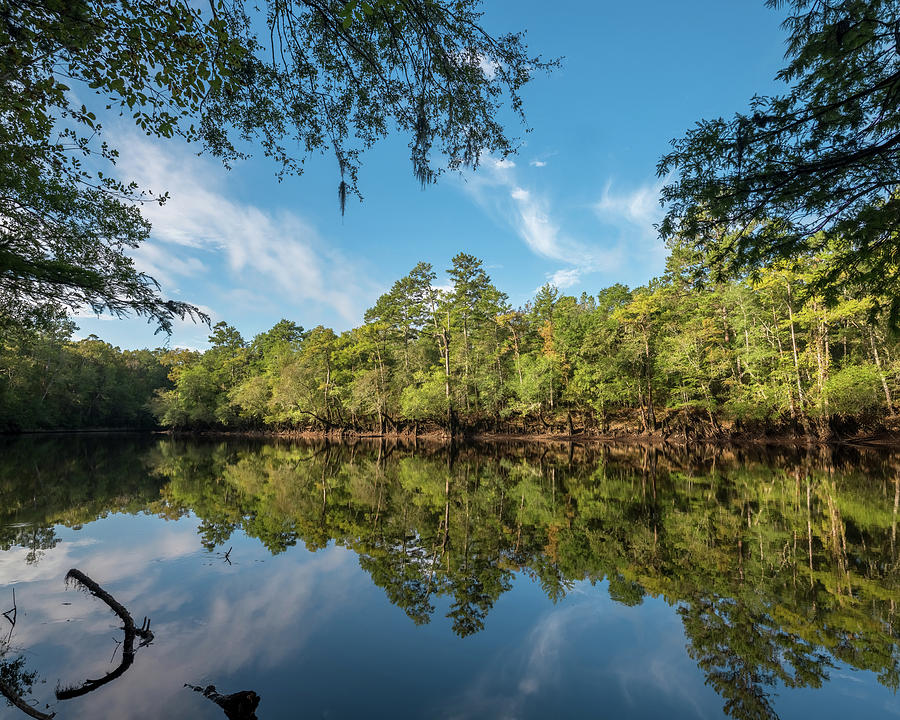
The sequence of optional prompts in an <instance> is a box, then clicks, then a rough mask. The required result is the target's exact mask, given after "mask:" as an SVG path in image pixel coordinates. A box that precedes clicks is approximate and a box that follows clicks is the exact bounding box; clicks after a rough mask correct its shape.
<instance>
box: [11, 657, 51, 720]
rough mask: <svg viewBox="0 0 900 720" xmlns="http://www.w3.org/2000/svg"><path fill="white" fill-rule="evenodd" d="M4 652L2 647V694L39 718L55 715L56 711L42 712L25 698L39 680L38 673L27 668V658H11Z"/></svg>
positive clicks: (30, 714) (45, 718) (24, 711)
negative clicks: (5, 655)
mask: <svg viewBox="0 0 900 720" xmlns="http://www.w3.org/2000/svg"><path fill="white" fill-rule="evenodd" d="M3 653H4V650H3V649H0V694H2V695H3V696H4V697H5V698H6V702H7V703H8V704H9V705H11V706H13V707H17V708H19V710H21V711H22V712H23V713H25V714H26V715H28V716H30V717H33V718H37V720H49V718H52V717H54V715H55V713H44V712H41V711H40V710H38V709H37V708H36V707H34V706H33V705H29V704H28V703H27V702H26V701H25V700H24V698H25V697H27V696H28V694H29V693H30V692H31V688H32V686H33V685H34V683H35V680H37V673H36V672H30V671H28V670H26V669H25V658H24V657H22V656H21V655H19V656H18V657H15V658H13V659H11V660H10V659H7V658H6V657H4V655H3Z"/></svg>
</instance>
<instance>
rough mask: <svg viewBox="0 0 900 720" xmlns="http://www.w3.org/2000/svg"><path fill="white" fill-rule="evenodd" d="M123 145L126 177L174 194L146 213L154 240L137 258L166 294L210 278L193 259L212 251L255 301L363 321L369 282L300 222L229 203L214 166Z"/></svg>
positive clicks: (136, 143)
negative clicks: (314, 306)
mask: <svg viewBox="0 0 900 720" xmlns="http://www.w3.org/2000/svg"><path fill="white" fill-rule="evenodd" d="M119 144H120V145H125V144H127V146H128V148H129V152H128V153H127V156H126V157H125V159H123V160H122V161H120V167H121V169H122V171H123V174H125V175H126V176H130V177H133V178H134V179H135V180H136V181H137V182H138V184H139V185H140V186H141V187H144V188H149V189H152V190H155V191H160V190H161V189H163V188H164V189H165V190H167V191H168V192H169V194H170V196H171V198H170V199H169V200H168V202H166V203H165V205H163V206H159V205H156V204H148V205H146V206H145V207H144V209H143V214H144V215H145V217H147V219H148V220H150V222H151V223H152V224H153V232H152V238H153V240H152V241H151V242H149V243H147V244H145V245H144V246H143V247H142V248H141V249H140V250H138V251H137V252H136V253H135V260H136V262H137V264H138V266H139V267H140V269H142V270H144V271H146V272H148V273H149V274H151V275H153V276H154V277H156V278H157V279H158V280H159V281H160V282H161V283H162V284H163V285H164V286H166V289H167V290H169V291H172V288H173V287H175V286H176V285H177V283H178V282H180V281H182V280H184V279H187V278H191V277H199V276H201V275H204V274H209V272H208V271H209V269H210V268H209V267H208V264H207V263H205V262H201V260H200V259H199V258H197V257H196V256H195V255H196V253H198V252H200V253H213V254H214V256H215V255H218V256H219V257H221V259H222V260H224V262H225V264H226V267H227V268H228V270H229V271H230V273H231V275H232V277H231V278H230V279H229V284H231V285H237V286H238V287H239V289H241V290H244V291H246V292H247V293H249V294H251V295H257V296H259V295H262V296H265V297H269V298H271V297H272V296H273V295H277V297H278V301H279V302H278V304H279V305H284V300H289V301H292V302H295V303H305V302H315V303H318V304H323V305H326V306H329V307H331V308H333V309H334V310H336V311H337V313H338V314H340V315H341V316H342V317H343V318H344V319H345V320H347V321H348V322H353V321H356V320H357V319H358V316H359V314H360V310H361V307H362V305H363V303H364V298H366V297H369V296H370V295H371V290H372V288H371V287H370V284H371V283H370V281H368V280H364V279H362V277H361V273H360V272H358V271H357V270H356V268H355V266H354V264H353V263H352V262H350V261H349V260H348V259H347V258H346V257H344V256H342V255H341V254H340V253H339V252H337V251H335V250H334V249H333V248H331V247H330V246H329V245H328V244H327V243H326V242H324V241H323V240H322V238H321V237H320V236H319V234H318V232H317V231H316V229H315V228H314V227H313V226H312V225H311V224H309V223H308V222H307V221H305V220H304V219H303V218H302V217H300V216H299V215H297V214H296V213H294V212H290V211H270V210H266V209H262V208H259V207H256V206H254V205H250V204H242V203H239V202H236V201H234V200H232V199H230V198H229V197H228V196H227V195H226V193H225V192H224V190H223V189H222V188H221V183H222V175H223V173H222V170H221V168H220V167H219V166H218V165H215V164H214V163H212V162H211V161H208V160H203V159H199V158H196V157H195V156H192V155H187V154H183V155H176V154H174V153H170V152H168V151H163V150H162V149H161V148H160V147H159V146H157V145H155V144H153V143H151V142H149V141H146V140H143V139H134V138H130V139H129V140H128V142H127V143H119ZM210 259H213V258H212V257H211V258H210ZM248 285H249V287H248Z"/></svg>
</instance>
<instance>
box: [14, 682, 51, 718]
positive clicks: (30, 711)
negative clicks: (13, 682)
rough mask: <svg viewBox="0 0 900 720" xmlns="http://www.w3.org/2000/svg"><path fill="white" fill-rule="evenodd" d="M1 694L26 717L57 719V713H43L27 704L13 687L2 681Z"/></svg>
mask: <svg viewBox="0 0 900 720" xmlns="http://www.w3.org/2000/svg"><path fill="white" fill-rule="evenodd" d="M0 693H2V694H3V697H5V698H6V699H7V700H9V701H10V702H11V703H12V704H13V705H15V706H16V707H17V708H19V710H21V711H22V712H23V713H25V714H26V715H29V716H31V717H33V718H37V720H50V718H52V717H56V713H49V714H48V713H43V712H41V711H40V710H38V709H37V708H35V707H32V706H31V705H29V704H28V703H27V702H25V701H24V700H23V699H22V698H21V697H19V696H18V695H17V694H16V693H15V692H14V691H13V689H12V688H11V687H9V686H7V684H6V683H5V682H3V681H2V680H0Z"/></svg>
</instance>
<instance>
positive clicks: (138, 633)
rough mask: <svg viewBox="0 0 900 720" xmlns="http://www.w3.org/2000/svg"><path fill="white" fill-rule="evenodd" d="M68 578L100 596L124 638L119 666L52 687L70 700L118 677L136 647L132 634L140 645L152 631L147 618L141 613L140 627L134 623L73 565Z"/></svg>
mask: <svg viewBox="0 0 900 720" xmlns="http://www.w3.org/2000/svg"><path fill="white" fill-rule="evenodd" d="M69 581H73V582H74V583H75V584H76V585H77V586H80V587H82V588H84V589H85V590H87V591H88V592H90V593H91V595H93V596H94V597H95V598H97V599H98V600H102V601H103V602H104V603H106V605H107V606H109V609H110V610H112V611H113V612H114V613H115V614H116V615H118V616H119V618H120V619H121V620H122V623H123V624H124V625H125V627H124V630H125V640H124V642H123V643H122V662H121V663H119V667H117V668H116V669H115V670H113V671H112V672H111V673H108V674H107V675H104V676H103V677H102V678H100V679H98V680H85V681H84V683H83V684H82V685H81V686H80V687H76V688H60V689H58V690H57V691H56V699H57V700H71V699H72V698H76V697H81V696H82V695H87V694H88V693H89V692H93V691H94V690H96V689H97V688H99V687H101V686H103V685H106V684H107V683H110V682H112V681H113V680H115V679H116V678H118V677H121V676H122V675H123V674H124V673H125V671H126V670H128V668H130V667H131V665H132V663H133V662H134V654H135V651H136V648H135V647H134V641H135V638H138V637H139V638H141V643H140V645H139V646H138V647H144V646H145V645H149V644H150V643H151V642H152V641H153V633H152V632H150V620H149V619H147V618H146V617H145V618H144V622H143V624H142V625H141V627H140V628H138V627H136V626H135V624H134V619H133V618H132V617H131V614H130V613H129V612H128V610H126V609H125V606H124V605H122V604H121V603H120V602H119V601H118V600H116V599H115V598H114V597H113V596H112V595H110V594H109V593H108V592H106V590H104V589H103V588H102V587H100V586H99V585H98V584H97V583H96V582H94V581H93V580H92V579H91V578H89V577H88V576H87V575H85V574H84V573H83V572H81V571H80V570H76V569H75V568H73V569H71V570H69V572H68V573H67V574H66V582H69Z"/></svg>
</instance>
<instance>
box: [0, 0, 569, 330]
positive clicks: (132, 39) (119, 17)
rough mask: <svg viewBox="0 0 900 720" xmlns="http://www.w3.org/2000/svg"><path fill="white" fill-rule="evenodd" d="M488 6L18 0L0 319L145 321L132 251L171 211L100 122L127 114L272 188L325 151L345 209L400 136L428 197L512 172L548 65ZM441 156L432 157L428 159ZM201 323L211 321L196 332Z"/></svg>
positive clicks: (184, 311) (10, 49) (0, 192)
mask: <svg viewBox="0 0 900 720" xmlns="http://www.w3.org/2000/svg"><path fill="white" fill-rule="evenodd" d="M479 6H480V2H479V0H462V1H461V2H450V1H449V0H370V1H368V0H367V1H360V0H270V1H269V2H267V3H264V4H262V6H257V5H256V4H254V3H249V2H245V1H244V0H210V3H209V7H208V8H206V7H201V6H198V4H196V3H193V2H190V1H189V0H162V2H149V0H114V1H113V2H109V1H107V0H26V1H25V2H10V1H9V0H3V1H2V2H0V306H2V307H3V311H2V313H3V315H4V316H5V317H4V320H5V321H6V322H7V323H8V322H10V321H12V322H17V323H23V322H32V323H33V322H36V321H37V320H38V319H40V318H41V317H42V316H43V315H44V314H46V313H50V315H52V314H53V313H55V312H58V310H59V309H60V308H62V309H67V310H77V309H82V308H86V307H89V308H91V309H92V310H93V311H95V312H102V311H106V312H111V313H113V314H117V315H121V314H125V313H129V312H133V313H137V314H139V315H144V316H146V317H148V318H149V319H150V320H151V321H155V322H156V323H158V324H159V327H160V328H161V329H162V330H166V331H168V330H170V329H171V326H172V322H173V321H174V319H175V318H178V317H182V318H183V317H184V316H185V315H194V316H197V315H201V314H200V313H198V312H197V310H196V308H193V307H192V306H190V305H188V304H186V303H183V302H177V301H171V300H166V299H163V298H162V297H160V294H159V287H158V285H157V284H156V282H155V281H154V280H153V278H151V277H149V276H147V275H146V274H144V273H141V272H139V271H138V270H137V268H136V267H135V265H134V262H133V260H132V259H131V257H130V256H129V254H128V252H129V250H131V249H133V248H135V247H137V246H139V245H140V244H141V243H142V242H144V241H145V240H146V239H147V238H148V237H149V233H150V226H149V224H148V223H147V221H146V220H145V219H144V218H143V217H142V216H141V214H140V205H141V204H142V203H145V202H159V203H162V202H165V199H166V195H165V193H156V194H153V193H150V192H147V191H145V190H143V189H141V188H138V187H137V186H136V185H134V184H133V183H130V182H129V181H128V179H127V178H121V177H118V176H117V174H116V172H115V168H114V167H113V166H114V165H115V161H116V159H117V157H118V150H117V148H115V147H113V146H112V145H110V144H108V143H107V142H106V140H105V139H104V128H103V127H102V122H101V120H102V119H103V118H104V117H105V116H108V115H109V114H110V113H113V114H114V113H116V112H118V113H119V114H120V115H121V116H123V117H126V118H130V119H131V120H133V122H134V123H135V124H136V126H137V127H138V128H140V129H141V130H143V131H144V132H145V133H147V134H148V135H151V136H155V137H162V138H171V137H176V136H177V137H181V138H183V139H185V140H188V141H192V142H197V143H198V144H199V146H200V147H202V148H203V149H204V150H206V151H208V152H209V153H211V154H212V155H214V156H216V157H219V158H221V159H222V160H223V162H224V163H225V164H226V165H230V164H231V163H232V162H233V161H235V160H237V159H240V158H244V157H247V156H248V155H249V154H250V153H251V151H252V150H253V149H254V148H256V147H259V148H261V149H262V152H263V153H264V154H265V155H266V156H268V157H270V158H272V159H273V160H274V161H275V162H276V164H277V168H278V173H279V176H283V175H284V174H299V173H301V172H302V170H303V166H304V162H305V161H306V159H307V158H308V157H310V155H312V154H314V153H318V152H330V153H333V154H334V156H335V158H336V178H338V182H337V191H338V193H337V194H338V199H339V203H340V208H341V210H342V211H343V209H344V206H345V203H346V200H347V198H348V196H350V195H353V194H357V195H359V186H358V171H359V167H360V154H361V152H362V151H363V150H365V149H366V148H368V147H370V146H371V145H372V144H374V143H375V142H376V141H377V140H379V139H380V138H383V137H385V136H386V135H387V134H388V133H390V132H392V131H394V130H399V131H401V132H403V133H405V134H406V135H407V136H408V137H409V138H410V140H409V147H410V157H411V161H412V166H413V173H414V175H415V176H416V178H418V179H419V180H420V181H421V182H422V183H423V184H427V183H430V182H433V181H434V180H436V178H437V177H438V176H439V175H440V174H441V173H442V172H444V171H445V170H447V169H458V168H461V167H463V166H471V167H474V166H477V165H478V162H479V158H480V156H481V155H482V154H483V153H495V154H497V155H499V156H505V155H507V154H509V153H511V152H514V151H515V149H516V140H515V138H514V137H512V136H511V135H510V134H509V132H508V130H507V123H505V122H504V117H503V115H504V112H503V110H504V108H505V107H508V108H509V109H511V111H512V112H513V114H518V115H519V116H520V117H522V111H523V108H522V99H521V96H520V90H521V88H522V86H523V85H524V84H525V83H527V82H528V80H529V79H530V78H531V77H532V75H533V74H534V72H536V71H539V70H542V69H548V68H549V67H551V65H552V64H553V63H552V62H551V63H548V62H544V61H542V60H541V59H540V58H539V57H535V56H532V55H530V54H529V53H528V50H527V47H526V45H525V41H524V36H523V34H521V33H515V32H513V33H507V34H503V35H492V34H490V33H489V32H488V31H487V30H485V29H484V28H483V27H482V25H481V13H480V11H479ZM438 156H440V157H438ZM201 316H202V315H201Z"/></svg>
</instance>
